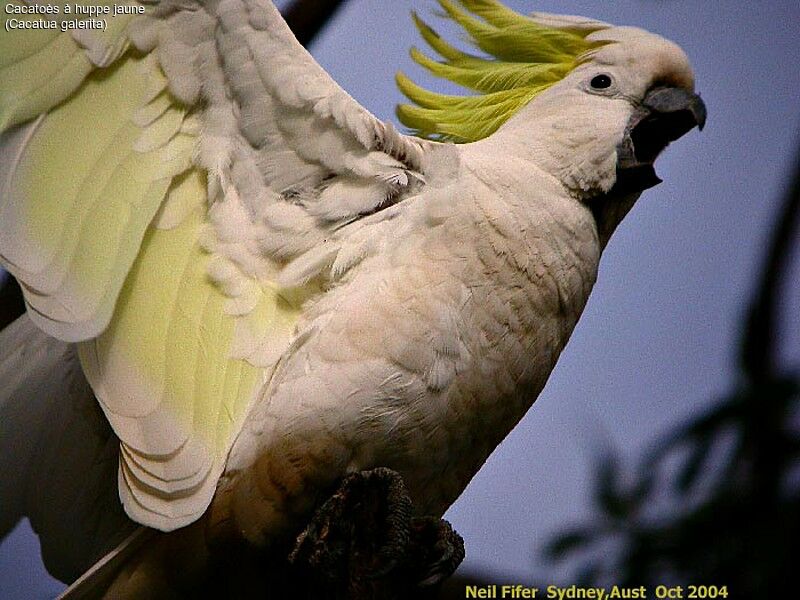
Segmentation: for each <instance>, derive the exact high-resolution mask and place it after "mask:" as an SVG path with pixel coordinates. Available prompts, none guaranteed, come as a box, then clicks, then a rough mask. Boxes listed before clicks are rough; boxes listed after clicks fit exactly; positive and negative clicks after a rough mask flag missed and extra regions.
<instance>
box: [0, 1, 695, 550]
mask: <svg viewBox="0 0 800 600" xmlns="http://www.w3.org/2000/svg"><path fill="white" fill-rule="evenodd" d="M535 18H536V19H537V20H538V22H539V23H540V24H542V25H544V26H547V27H554V28H562V27H563V28H567V29H569V28H572V29H574V30H576V31H584V34H583V35H585V32H588V31H593V32H595V33H591V34H590V35H589V38H587V39H591V40H609V41H613V42H615V43H611V44H608V45H602V46H599V47H598V48H597V49H596V50H594V51H593V54H592V55H591V56H590V57H588V58H586V60H583V59H582V60H581V61H576V63H575V66H574V68H573V69H572V70H571V71H569V72H568V73H567V74H566V75H565V76H564V78H563V79H562V80H561V81H559V82H558V83H556V84H555V85H553V86H552V87H550V88H549V89H547V90H545V91H543V92H542V93H541V94H540V95H538V96H537V97H536V98H535V99H534V100H533V101H531V102H530V104H528V106H526V107H524V108H523V109H522V110H520V111H519V112H518V113H517V114H516V115H514V116H513V117H512V118H511V119H510V120H509V121H508V123H506V124H505V125H504V126H503V127H501V128H500V129H499V130H498V131H497V132H496V133H495V134H493V135H492V136H490V137H488V138H486V139H484V140H481V141H478V142H475V143H472V144H466V145H463V146H454V145H448V144H440V143H435V142H429V141H425V140H421V139H416V138H412V137H408V136H405V135H402V134H400V133H398V132H397V131H396V130H395V129H394V127H392V126H391V125H390V124H385V123H382V122H380V121H379V120H377V119H376V118H375V117H373V116H372V115H371V114H369V113H368V112H367V111H366V110H365V109H364V108H363V107H361V106H360V105H358V104H357V103H356V102H355V101H354V100H353V99H352V98H351V97H350V96H348V95H347V94H346V93H345V92H344V91H343V90H342V89H341V88H339V87H338V86H337V85H336V83H335V82H333V81H332V80H331V79H330V77H329V76H328V75H327V74H326V73H325V72H324V71H323V70H322V69H321V68H320V67H319V65H317V64H316V62H315V61H314V60H313V58H311V56H310V55H309V54H308V53H307V52H306V51H305V50H304V49H303V48H302V47H301V46H300V45H299V44H298V43H297V41H296V40H295V39H294V38H293V36H292V34H291V32H290V31H289V30H288V28H287V27H286V24H285V23H284V22H283V21H282V19H281V17H280V15H279V14H278V12H277V10H276V9H275V7H274V6H273V5H272V4H271V3H270V2H268V1H267V0H221V1H220V2H171V1H162V2H155V3H153V4H152V5H149V4H148V12H147V14H146V15H145V16H143V17H130V18H129V17H125V26H123V25H118V26H115V27H114V28H113V29H110V30H109V31H107V32H105V33H104V34H102V35H89V34H88V33H85V32H83V33H81V32H67V33H63V34H58V33H56V34H55V40H50V39H49V38H44V37H42V38H41V39H40V38H36V39H27V40H25V43H27V44H28V45H29V46H30V47H29V48H28V54H27V58H25V57H23V58H19V59H18V60H19V61H22V63H24V62H25V61H31V60H36V61H42V60H44V59H45V58H46V57H49V56H50V55H51V53H52V52H54V48H56V47H58V48H62V47H63V48H64V49H66V50H68V52H69V53H70V56H73V57H74V62H75V65H76V66H75V67H73V68H72V69H71V70H70V71H69V73H67V75H65V76H64V77H62V80H63V81H64V82H65V83H64V84H63V85H58V86H54V87H53V89H52V90H51V91H50V93H48V94H44V95H43V94H41V93H40V90H38V89H37V90H34V91H31V92H28V93H27V95H26V94H19V93H17V90H19V89H23V88H25V86H26V85H28V84H27V82H26V81H24V78H23V77H22V76H20V75H19V74H17V78H16V79H14V78H13V77H11V75H14V73H16V72H12V73H10V74H9V73H7V74H9V83H8V84H6V85H3V86H2V89H0V91H5V90H12V91H13V93H7V94H5V95H4V96H3V97H2V101H3V104H0V108H2V109H3V113H2V123H7V124H9V125H16V128H14V129H10V130H9V131H8V132H6V133H5V134H4V137H3V140H2V141H3V144H4V145H5V146H6V148H7V149H8V151H9V152H10V153H11V154H10V155H11V156H13V157H14V160H13V161H12V162H11V163H10V165H9V166H8V167H7V168H6V169H5V170H4V173H2V175H4V178H3V180H4V187H3V203H2V205H1V206H0V219H1V220H0V260H2V263H3V265H4V266H6V268H8V269H9V271H11V272H12V273H13V274H14V275H15V276H16V277H17V278H18V279H19V281H20V283H21V284H22V286H23V288H24V292H25V298H26V301H27V303H28V308H29V314H30V318H31V319H32V320H33V322H34V323H35V324H36V325H37V326H38V327H39V328H41V329H42V330H43V331H44V332H46V333H48V334H50V335H52V336H54V337H55V338H58V339H60V340H64V341H67V342H78V343H79V344H78V348H79V354H80V361H81V365H82V369H83V373H84V374H85V376H86V379H87V380H88V383H89V384H90V385H91V390H92V391H93V393H94V394H95V395H96V397H97V399H98V400H99V403H100V406H101V407H102V409H103V411H104V413H105V415H106V417H107V419H108V421H109V423H110V424H111V426H112V427H113V430H114V432H115V434H116V436H118V438H119V441H120V452H119V470H118V485H119V493H120V497H121V499H122V503H123V505H124V508H125V511H126V512H127V514H128V515H129V516H130V517H131V519H133V520H135V521H137V522H139V523H141V524H144V525H147V526H150V527H155V528H158V529H161V530H163V531H171V530H174V529H177V528H181V527H183V526H185V525H187V524H190V523H192V522H194V521H196V520H198V519H199V518H200V517H201V516H203V515H206V516H205V519H206V522H207V525H206V527H207V529H208V531H209V532H210V533H209V536H211V538H213V536H214V535H215V534H216V533H217V532H218V530H222V529H224V530H226V531H228V530H231V529H232V530H235V531H236V532H237V535H239V536H241V538H242V539H243V540H246V541H247V542H249V543H253V544H257V545H267V544H269V543H270V540H271V539H273V538H274V539H277V538H279V537H280V536H282V535H284V534H285V533H286V532H289V531H292V530H293V529H294V528H296V527H297V526H298V524H300V523H302V520H303V519H304V518H305V517H307V516H308V513H309V511H310V510H311V509H312V508H313V506H314V505H315V503H317V502H318V500H319V494H320V493H321V492H322V491H324V490H328V489H330V487H331V486H332V485H333V484H334V483H335V482H336V481H337V480H339V479H340V478H341V477H342V476H344V475H345V474H347V473H349V472H353V471H358V470H363V469H370V468H373V467H376V466H388V467H391V468H393V469H395V470H397V471H399V472H400V473H401V474H402V475H403V478H404V480H405V482H406V484H407V486H408V488H409V490H410V493H411V496H412V498H413V499H414V501H415V504H416V507H417V509H418V510H419V511H421V512H422V513H425V514H433V515H441V514H442V513H443V512H444V510H445V509H446V508H447V506H449V505H450V503H452V502H453V501H454V500H455V498H456V497H457V496H458V495H459V493H460V492H461V491H462V490H463V488H464V487H465V485H466V484H467V482H468V481H469V480H470V478H471V477H472V476H473V475H474V473H475V472H476V471H477V469H478V468H479V467H480V465H481V464H482V463H483V461H484V460H485V459H486V457H487V456H488V455H489V453H490V452H491V451H492V449H493V448H494V447H495V446H496V445H497V443H499V441H500V440H501V439H502V438H503V437H504V436H505V435H506V434H507V433H508V431H510V429H511V428H512V427H513V426H514V425H515V424H516V422H517V421H518V420H519V419H520V418H521V416H522V415H523V414H524V412H525V411H526V410H527V408H528V407H529V406H530V405H531V403H532V402H533V401H534V399H535V398H536V396H537V394H538V393H539V391H540V390H541V389H542V387H543V386H544V383H545V382H546V380H547V377H548V375H549V373H550V371H551V370H552V368H553V367H554V365H555V362H556V360H557V359H558V356H559V354H560V352H561V350H562V349H563V347H564V345H565V344H566V342H567V340H568V338H569V335H570V333H571V331H572V329H573V327H574V325H575V323H576V322H577V319H578V317H579V316H580V313H581V311H582V310H583V307H584V305H585V303H586V301H587V299H588V296H589V292H590V291H591V288H592V285H593V283H594V281H595V277H596V274H597V265H598V261H599V258H600V254H601V251H602V248H603V246H604V245H605V242H606V241H607V238H608V235H610V232H611V231H613V228H614V227H615V226H616V225H617V223H618V222H619V220H620V219H621V218H622V217H623V216H624V214H625V212H626V211H627V209H628V208H629V207H630V205H631V204H632V203H633V201H634V200H635V198H636V197H637V196H638V192H639V191H641V189H635V190H627V191H626V192H625V193H622V192H619V193H618V194H616V195H615V192H614V190H615V189H617V188H615V185H617V184H619V183H620V177H621V176H620V173H621V171H620V170H619V161H620V156H619V155H618V149H619V148H620V145H621V144H622V142H623V139H625V138H626V136H628V135H629V134H630V132H631V130H632V128H633V127H634V126H635V125H636V123H635V122H632V119H633V117H634V115H635V114H638V113H636V111H637V110H638V109H640V108H641V106H643V105H645V106H646V104H647V95H648V93H649V92H650V91H651V90H652V89H653V88H654V87H657V86H673V87H675V88H676V89H680V90H682V91H683V92H682V93H684V94H685V95H686V97H687V98H688V97H689V96H692V88H693V77H692V74H691V69H690V67H689V65H688V62H687V59H686V57H685V56H684V54H683V53H682V52H681V51H680V49H679V48H677V46H675V45H673V44H671V43H669V42H667V41H665V40H663V39H661V38H659V37H657V36H654V35H652V34H648V33H646V32H642V31H640V30H634V29H630V28H611V27H610V26H606V25H605V24H599V23H597V22H593V21H585V20H576V19H574V18H567V17H557V16H552V15H546V16H542V15H537V16H536V17H535ZM114 22H115V23H121V22H122V20H119V21H114ZM37 64H38V63H37ZM96 68H99V69H106V72H105V73H103V72H102V71H96V70H95V71H94V72H93V74H92V71H93V70H94V69H96ZM598 73H602V74H608V76H609V78H610V79H611V80H612V82H613V87H612V88H611V89H610V90H606V89H603V90H600V89H594V88H593V87H592V84H591V83H589V82H590V81H592V79H593V77H595V76H596V75H597V74H598ZM69 94H72V95H71V96H70V97H69V101H67V102H65V103H64V102H63V101H64V99H65V98H67V96H69ZM89 110H92V111H96V110H99V111H100V112H99V113H98V114H96V115H95V116H93V117H92V120H98V119H99V120H100V121H99V124H98V125H97V126H96V127H94V128H89V118H88V117H87V112H88V111H89ZM676 110H677V109H676ZM687 110H688V109H687ZM39 114H42V115H44V116H43V117H40V118H38V119H36V120H34V121H32V122H31V123H30V124H24V121H26V120H27V119H31V118H34V117H36V116H37V115H39ZM695 116H696V115H695ZM684 132H685V130H683V131H680V132H678V134H677V135H680V134H682V133H684ZM677 135H676V136H674V137H677ZM674 137H671V138H669V139H665V140H662V141H663V145H666V143H667V142H668V141H670V140H671V139H674ZM81 144H82V145H84V146H85V149H84V150H83V151H82V154H80V155H79V156H75V155H73V154H72V152H73V151H72V150H71V146H73V145H74V146H78V145H81ZM662 147H663V146H662ZM652 158H654V156H653V157H652ZM643 162H647V161H643ZM620 207H622V208H620ZM604 215H605V216H604ZM15 327H16V329H12V330H11V331H10V332H7V333H4V334H3V336H4V340H8V339H10V338H11V337H13V336H18V335H19V331H21V329H20V328H26V329H25V331H30V326H29V325H27V324H26V323H21V324H17V325H16V326H15ZM25 344H26V345H24V346H23V348H27V347H29V346H30V347H31V348H36V350H35V351H36V352H37V354H36V356H37V360H36V364H35V365H32V366H31V371H30V372H27V371H26V372H25V373H24V377H23V379H22V381H23V382H26V383H25V385H22V384H20V385H16V384H15V385H13V386H6V391H7V392H8V393H7V394H6V393H5V392H4V394H5V396H7V397H8V398H9V399H4V400H3V405H2V407H3V411H8V410H11V408H9V407H12V406H16V404H15V403H17V400H16V398H17V397H18V396H19V395H20V393H24V394H33V395H36V394H40V393H41V390H40V389H39V388H38V387H37V386H38V385H39V384H38V383H36V381H35V375H34V370H33V369H34V367H35V366H39V365H41V366H47V368H48V369H52V370H53V372H56V371H58V369H60V368H61V367H62V366H63V367H64V368H65V369H66V368H73V371H70V372H72V373H73V374H74V376H75V377H78V378H79V379H80V377H79V375H75V371H74V365H75V361H74V350H68V349H67V346H65V345H64V344H63V343H62V342H60V341H53V342H52V346H48V342H46V341H45V338H44V337H43V335H42V334H40V333H36V334H35V335H34V337H33V338H32V339H31V341H26V342H25ZM31 344H33V345H31ZM53 352H61V353H62V354H63V356H64V360H63V362H62V361H60V360H54V359H53V356H56V355H54V354H52V353H53ZM42 353H44V354H42ZM40 354H41V357H40V356H39V355H40ZM58 356H60V355H58ZM39 358H41V360H39ZM18 360H19V356H18V355H16V354H14V353H13V352H10V353H7V354H6V355H5V356H4V357H3V361H4V363H2V367H3V368H4V369H13V368H14V367H8V366H7V365H14V364H16V362H14V361H18ZM70 361H71V362H70ZM69 365H73V367H69ZM8 372H12V371H11V370H9V371H8ZM15 381H16V379H15ZM58 383H59V379H58V378H54V379H53V380H52V381H51V384H52V385H53V386H56V385H57V384H58ZM4 385H6V384H5V383H4ZM50 393H53V394H57V392H54V391H51V390H50V389H49V388H48V394H50ZM4 448H5V445H4ZM4 493H5V492H4ZM209 506H210V508H209ZM21 510H22V509H20V511H21ZM20 511H17V513H15V514H21V512H20Z"/></svg>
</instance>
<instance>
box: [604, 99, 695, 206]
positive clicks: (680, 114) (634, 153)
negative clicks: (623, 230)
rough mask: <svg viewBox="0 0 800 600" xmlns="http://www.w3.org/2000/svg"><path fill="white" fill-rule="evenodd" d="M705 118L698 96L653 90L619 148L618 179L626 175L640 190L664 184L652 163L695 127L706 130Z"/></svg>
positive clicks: (640, 108)
mask: <svg viewBox="0 0 800 600" xmlns="http://www.w3.org/2000/svg"><path fill="white" fill-rule="evenodd" d="M706 115H707V111H706V105H705V104H704V103H703V100H702V99H701V98H700V96H699V95H697V94H694V93H692V92H689V91H687V90H684V89H681V88H674V87H657V88H653V89H652V90H650V91H649V92H648V93H647V96H645V98H644V101H643V102H642V104H641V105H640V106H639V107H638V108H637V109H636V110H635V111H634V114H633V116H632V117H631V120H630V121H629V122H628V127H627V129H626V131H625V136H624V137H623V140H622V142H621V143H620V145H619V147H618V148H617V171H618V180H619V179H620V178H621V177H622V176H623V175H624V176H625V178H627V179H629V180H630V181H629V182H628V183H629V184H632V186H633V187H636V188H638V190H639V191H642V190H645V189H647V188H649V187H653V186H654V185H657V184H659V183H661V179H659V178H658V176H657V175H656V173H655V170H654V169H653V162H654V161H655V159H656V158H657V157H658V155H659V154H661V151H662V150H664V148H666V147H667V145H669V143H670V142H673V141H675V140H677V139H678V138H680V137H682V136H683V135H684V134H686V133H687V132H688V131H690V130H691V129H693V128H694V127H695V126H696V127H698V128H699V129H703V127H704V126H705V124H706ZM626 187H628V186H626Z"/></svg>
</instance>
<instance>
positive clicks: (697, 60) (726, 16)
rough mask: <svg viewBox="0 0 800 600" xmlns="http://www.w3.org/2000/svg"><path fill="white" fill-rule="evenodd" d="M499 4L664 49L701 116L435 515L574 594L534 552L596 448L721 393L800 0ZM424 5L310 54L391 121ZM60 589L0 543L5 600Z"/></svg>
mask: <svg viewBox="0 0 800 600" xmlns="http://www.w3.org/2000/svg"><path fill="white" fill-rule="evenodd" d="M278 4H279V5H285V4H286V2H279V3H278ZM507 4H508V5H510V6H511V7H513V8H515V9H517V10H519V11H523V12H526V11H531V10H542V11H548V12H557V13H569V14H582V15H586V16H591V17H594V18H598V19H601V20H605V21H609V22H611V23H615V24H626V25H636V26H640V27H643V28H645V29H648V30H650V31H653V32H657V33H660V34H662V35H664V36H665V37H668V38H670V39H672V40H674V41H676V42H677V43H679V44H680V45H681V46H682V47H683V48H684V49H685V50H686V52H687V54H688V55H689V57H690V58H691V60H692V62H693V64H694V67H695V73H696V76H697V87H698V90H699V91H700V92H701V94H702V96H703V98H704V100H705V102H706V104H707V106H708V109H709V119H708V124H707V127H706V129H705V130H704V131H703V132H702V133H698V132H697V131H693V132H691V133H690V134H689V135H687V136H686V137H685V138H684V139H682V140H680V141H679V142H677V143H676V144H675V146H674V147H672V148H670V149H669V150H668V151H667V152H666V154H665V155H664V156H663V157H662V158H661V159H660V160H659V163H658V165H657V167H658V168H657V170H658V172H659V175H660V176H661V178H662V179H664V183H663V184H662V185H661V186H659V187H658V188H656V189H654V190H650V191H649V192H646V193H645V195H644V196H643V197H642V198H641V199H640V200H639V203H638V205H637V206H636V207H635V209H634V210H633V212H632V213H631V214H630V215H629V216H628V217H627V219H626V221H625V222H624V223H623V225H622V226H621V228H620V230H619V231H618V232H617V233H616V235H615V237H614V238H613V239H612V242H611V244H610V245H609V247H608V249H607V250H606V253H605V255H604V257H603V262H602V264H601V269H600V277H599V282H598V284H597V286H596V287H595V291H594V293H593V295H592V298H591V300H590V302H589V306H588V308H587V309H586V312H585V314H584V316H583V319H582V320H581V322H580V323H579V325H578V327H577V329H576V331H575V334H574V335H573V338H572V341H571V342H570V344H569V346H568V347H567V349H566V351H565V352H564V354H563V356H562V358H561V360H560V362H559V364H558V366H557V368H556V370H555V372H554V373H553V375H552V377H551V379H550V382H549V383H548V385H547V387H546V389H545V390H544V392H543V393H542V395H541V396H540V398H539V399H538V401H537V402H536V404H535V406H534V407H533V409H532V410H531V411H530V412H529V414H528V415H527V416H526V417H525V418H524V419H523V420H522V422H521V423H520V424H519V426H518V427H517V428H516V429H515V430H514V431H513V432H512V433H511V435H510V436H509V437H508V438H507V439H506V440H505V441H504V442H503V444H502V445H501V446H500V447H499V448H498V449H497V451H495V453H494V454H493V455H492V457H491V458H490V459H489V461H488V462H487V463H486V465H485V466H484V468H483V469H482V470H481V471H480V472H479V473H478V475H477V476H476V477H475V479H474V480H473V482H472V483H471V484H470V486H469V487H468V488H467V490H466V491H465V493H464V494H463V495H462V496H461V498H460V499H459V500H458V501H457V502H456V503H455V505H453V507H452V508H451V509H450V511H449V512H448V514H447V518H448V519H450V520H451V522H452V523H453V525H454V526H455V528H456V529H457V530H458V531H459V532H460V533H461V535H462V536H463V537H464V538H465V541H466V547H467V558H466V560H465V562H464V565H463V567H462V569H464V570H472V571H479V572H482V573H485V574H491V575H490V576H494V577H497V576H499V575H503V576H507V577H511V578H512V579H514V580H519V581H520V582H525V581H529V580H532V579H533V578H536V579H537V580H539V581H553V582H557V581H564V582H567V583H569V581H570V572H569V569H568V568H561V569H558V570H556V569H554V568H553V567H552V565H549V564H547V563H546V562H544V561H543V560H542V559H541V558H540V556H539V551H540V549H541V547H542V545H543V544H544V543H546V542H547V541H548V540H549V539H550V538H551V536H552V535H553V534H554V533H556V532H558V531H559V530H560V529H562V528H563V527H564V526H566V525H567V524H570V523H574V522H575V521H578V520H582V519H583V518H584V517H587V516H589V515H590V514H591V512H590V502H589V496H588V494H589V486H590V484H591V466H592V461H593V459H594V458H595V457H597V456H598V453H599V451H600V449H601V447H602V446H603V445H604V444H614V445H615V446H616V447H618V448H619V449H620V450H621V452H622V454H623V456H624V457H626V458H628V459H629V460H633V459H635V457H636V456H637V454H638V453H639V452H640V451H641V450H642V449H643V448H644V447H645V446H646V445H647V444H648V443H649V442H650V441H651V440H652V439H653V438H654V437H655V436H656V435H657V434H658V433H659V432H662V431H663V430H664V429H665V428H666V427H668V426H669V425H671V424H675V423H677V422H678V421H680V420H682V419H683V418H685V417H687V416H689V415H691V414H692V413H693V412H695V411H697V410H699V409H700V408H702V407H704V406H707V404H708V403H709V402H710V401H711V400H712V399H714V398H717V397H719V396H720V395H722V394H723V393H724V392H726V391H728V390H729V389H730V388H731V386H732V384H733V381H734V377H735V359H736V356H735V353H736V342H737V339H738V338H737V336H738V334H739V324H740V321H741V316H742V313H743V310H744V307H745V303H746V300H747V299H748V298H749V294H750V293H751V291H752V289H753V287H754V285H755V277H756V274H757V273H758V270H759V268H760V266H761V261H762V259H763V252H764V248H765V243H766V240H767V239H768V238H769V234H770V231H771V230H770V228H771V226H772V223H773V221H774V218H775V216H776V212H777V209H778V200H779V198H780V195H781V193H782V191H783V190H784V189H785V185H786V182H787V175H788V172H789V170H790V166H791V164H792V157H793V156H794V153H795V151H796V149H797V148H798V147H800V101H798V98H800V68H798V67H797V57H798V56H800V3H798V2H797V1H796V0H782V1H771V2H745V1H719V2H689V1H688V0H618V1H614V2H599V1H595V2H590V1H570V2H567V1H561V2H558V1H536V2H533V1H523V0H515V1H511V0H508V2H507ZM433 8H434V3H433V1H432V0H414V1H411V2H405V1H391V2H390V1H388V0H350V1H349V2H348V3H347V5H346V6H345V7H344V9H343V10H341V11H340V13H339V14H338V15H337V17H336V18H335V19H334V20H333V21H332V22H331V24H330V25H329V27H328V28H327V29H326V30H325V31H324V32H323V34H322V35H321V36H320V38H319V39H318V41H317V43H316V44H315V46H314V47H313V48H312V51H313V54H314V56H316V57H317V59H318V60H319V61H320V63H321V64H322V65H323V66H324V67H325V68H326V69H327V70H328V71H329V72H330V73H331V74H332V76H333V77H334V79H336V80H337V81H338V82H339V83H340V84H341V85H342V86H343V87H344V88H345V89H346V90H347V91H349V92H350V93H351V94H352V95H353V96H354V97H355V98H356V99H357V100H359V101H360V102H361V103H362V104H363V105H364V106H366V107H367V108H368V109H369V110H371V111H372V112H373V113H375V114H376V115H377V116H378V117H380V118H382V119H391V120H395V118H394V112H393V111H394V106H395V104H396V103H397V102H399V101H401V100H402V98H401V95H400V94H399V92H398V91H397V90H396V88H395V85H394V82H393V76H394V73H395V71H396V70H397V69H402V70H403V71H405V72H406V73H407V74H409V75H411V76H412V78H413V79H415V80H416V81H418V82H419V81H420V80H422V81H425V83H426V84H428V85H429V86H430V83H431V82H430V80H429V79H427V78H425V76H424V74H422V72H421V69H419V68H417V67H415V66H414V65H413V63H411V61H410V59H409V58H408V48H409V47H410V46H411V45H421V43H420V41H419V40H418V36H417V34H416V33H415V31H414V29H413V25H412V23H411V19H410V16H409V11H410V10H411V9H415V10H417V11H418V12H420V13H421V14H422V15H423V16H426V17H427V20H428V21H430V22H432V23H433V24H435V25H436V26H437V27H438V28H439V29H440V30H441V31H442V32H447V31H452V28H451V27H449V26H447V24H445V23H443V22H442V21H441V20H439V19H437V18H436V17H434V16H432V15H431V11H432V9H433ZM0 35H2V34H1V33H0ZM451 39H452V36H451ZM440 87H441V86H440ZM797 245H798V244H795V246H797ZM795 250H797V248H795ZM789 281H790V282H791V283H790V285H789V286H788V287H789V289H787V290H786V293H785V294H784V298H785V305H784V311H783V315H782V319H783V321H782V331H783V333H784V337H783V338H782V340H781V348H782V356H783V358H784V360H785V364H789V365H793V366H794V367H795V368H796V367H797V366H798V365H800V318H798V314H800V311H799V310H798V307H800V260H798V256H797V252H795V257H794V262H793V270H792V274H791V275H790V277H789ZM62 587H63V586H61V585H60V584H59V583H58V582H55V581H54V580H52V579H50V578H49V577H48V576H47V575H46V573H45V572H44V571H43V568H42V566H41V564H40V563H39V558H38V546H37V543H36V540H35V537H33V535H32V534H31V532H30V529H29V528H28V527H27V526H26V525H25V524H23V525H22V526H20V527H19V528H18V529H17V530H16V531H15V532H14V534H13V535H12V536H11V537H10V538H8V539H7V540H6V541H5V542H3V543H2V544H0V598H7V599H22V598H48V597H53V596H54V595H55V594H56V593H58V591H59V590H60V589H62Z"/></svg>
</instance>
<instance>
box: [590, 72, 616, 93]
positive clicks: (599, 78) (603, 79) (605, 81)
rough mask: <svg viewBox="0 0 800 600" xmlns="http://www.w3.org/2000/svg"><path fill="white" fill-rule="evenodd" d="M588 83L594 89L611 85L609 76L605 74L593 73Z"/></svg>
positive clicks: (601, 88)
mask: <svg viewBox="0 0 800 600" xmlns="http://www.w3.org/2000/svg"><path fill="white" fill-rule="evenodd" d="M590 85H591V86H592V87H593V88H594V89H596V90H604V89H606V88H608V87H611V77H610V76H609V75H606V74H602V75H595V76H594V77H593V78H592V81H591V82H590Z"/></svg>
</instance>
